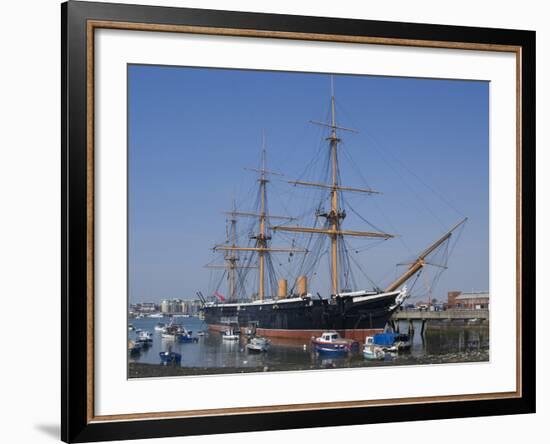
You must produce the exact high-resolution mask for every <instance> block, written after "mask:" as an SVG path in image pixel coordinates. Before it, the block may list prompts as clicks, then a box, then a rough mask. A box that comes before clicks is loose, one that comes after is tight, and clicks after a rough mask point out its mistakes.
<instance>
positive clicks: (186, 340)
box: [176, 330, 199, 344]
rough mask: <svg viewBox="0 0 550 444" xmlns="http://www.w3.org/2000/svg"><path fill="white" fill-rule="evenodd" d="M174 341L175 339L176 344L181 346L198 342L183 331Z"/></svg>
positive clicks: (187, 332) (189, 333)
mask: <svg viewBox="0 0 550 444" xmlns="http://www.w3.org/2000/svg"><path fill="white" fill-rule="evenodd" d="M176 339H177V341H178V342H180V343H182V344H188V343H191V342H197V341H198V340H199V339H198V338H195V337H193V336H192V335H191V332H189V331H185V330H184V331H183V332H182V333H181V334H179V335H177V336H176Z"/></svg>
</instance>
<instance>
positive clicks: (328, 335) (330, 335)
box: [321, 331, 342, 342]
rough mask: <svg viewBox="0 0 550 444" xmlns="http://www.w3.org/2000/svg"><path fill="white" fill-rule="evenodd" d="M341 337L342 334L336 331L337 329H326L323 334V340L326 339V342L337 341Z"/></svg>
mask: <svg viewBox="0 0 550 444" xmlns="http://www.w3.org/2000/svg"><path fill="white" fill-rule="evenodd" d="M340 339H342V338H340V335H339V334H338V333H337V332H335V331H325V332H324V333H323V334H322V335H321V341H325V342H336V341H339V340H340Z"/></svg>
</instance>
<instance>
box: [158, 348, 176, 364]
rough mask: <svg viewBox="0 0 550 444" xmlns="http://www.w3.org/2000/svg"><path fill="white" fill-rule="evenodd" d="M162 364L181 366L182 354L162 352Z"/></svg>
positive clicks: (160, 354)
mask: <svg viewBox="0 0 550 444" xmlns="http://www.w3.org/2000/svg"><path fill="white" fill-rule="evenodd" d="M159 356H160V363H161V364H162V365H173V364H181V354H180V353H176V352H173V351H167V352H160V353H159Z"/></svg>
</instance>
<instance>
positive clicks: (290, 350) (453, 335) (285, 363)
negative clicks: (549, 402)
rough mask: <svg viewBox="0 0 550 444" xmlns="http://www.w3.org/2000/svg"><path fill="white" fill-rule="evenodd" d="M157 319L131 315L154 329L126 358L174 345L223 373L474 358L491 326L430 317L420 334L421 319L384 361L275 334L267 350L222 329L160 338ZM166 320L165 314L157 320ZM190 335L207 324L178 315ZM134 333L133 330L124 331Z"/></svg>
mask: <svg viewBox="0 0 550 444" xmlns="http://www.w3.org/2000/svg"><path fill="white" fill-rule="evenodd" d="M158 321H159V319H150V318H144V319H134V320H132V323H133V325H134V326H135V328H136V329H143V330H147V331H150V332H153V343H152V344H151V345H150V346H149V347H147V348H145V349H144V350H143V351H142V352H141V353H139V354H138V355H135V356H131V357H129V361H130V362H139V363H148V364H159V363H160V358H159V352H161V351H169V350H171V351H174V352H177V353H181V355H182V360H181V366H182V367H192V368H193V369H195V370H196V369H199V370H200V372H199V373H201V374H206V373H208V370H209V369H219V368H227V373H231V372H234V371H238V369H243V368H244V369H246V368H249V369H253V370H254V371H273V370H279V371H284V370H302V369H303V370H310V369H320V368H346V367H366V366H383V365H407V364H408V365H412V364H416V365H418V364H434V363H452V362H465V361H468V362H478V361H488V359H489V353H488V350H489V326H488V324H487V323H463V322H460V323H455V322H453V323H450V322H449V323H445V322H434V323H428V324H427V326H426V328H425V332H424V335H421V323H420V322H414V323H413V324H412V327H413V329H412V330H410V333H412V347H411V349H410V351H409V352H406V353H400V354H399V355H397V354H389V353H387V354H386V356H385V358H384V360H382V361H368V360H366V359H364V358H363V356H362V354H361V353H359V354H356V355H351V356H342V357H336V358H333V357H325V356H319V355H318V354H316V353H314V352H312V351H311V350H310V347H309V343H308V341H304V340H284V341H277V340H273V341H272V345H271V347H270V349H269V351H268V352H267V353H250V352H248V351H247V349H246V341H247V340H246V338H243V337H241V339H240V340H239V341H227V340H223V339H222V336H221V334H220V333H217V332H209V333H207V334H206V335H205V336H199V337H198V342H194V343H187V344H180V343H178V342H177V341H174V340H173V339H164V338H162V337H161V333H160V332H159V331H156V330H154V327H155V325H156V323H157V322H158ZM161 321H163V322H168V320H167V319H164V320H161ZM176 321H177V322H178V323H181V324H183V325H184V326H185V328H187V329H188V330H191V331H193V335H195V333H196V332H197V331H199V330H206V325H205V324H204V323H203V322H202V321H200V320H199V319H197V318H178V319H177V320H176ZM399 330H400V331H401V332H402V333H405V332H408V331H409V324H408V323H407V322H400V323H399ZM128 335H129V338H130V339H134V338H135V336H136V334H135V332H128Z"/></svg>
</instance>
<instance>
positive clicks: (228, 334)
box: [222, 328, 239, 341]
mask: <svg viewBox="0 0 550 444" xmlns="http://www.w3.org/2000/svg"><path fill="white" fill-rule="evenodd" d="M222 339H223V340H224V341H238V340H239V335H238V334H237V333H235V330H234V329H232V328H228V329H227V330H225V331H224V332H223V333H222Z"/></svg>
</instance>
